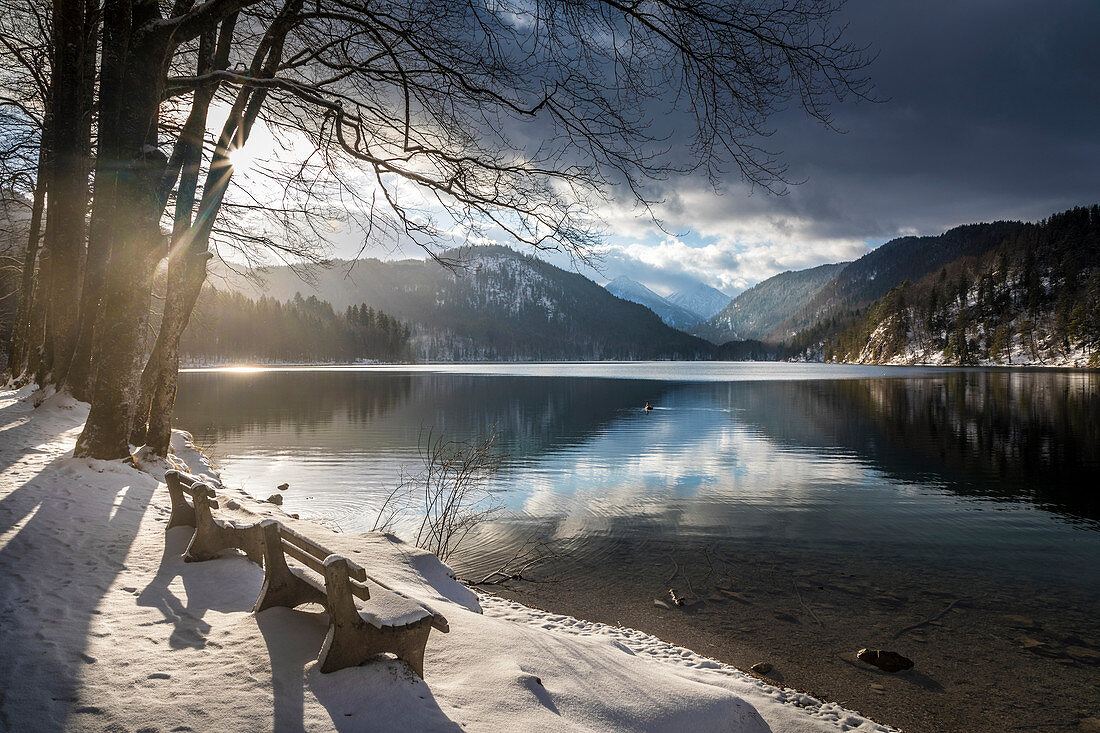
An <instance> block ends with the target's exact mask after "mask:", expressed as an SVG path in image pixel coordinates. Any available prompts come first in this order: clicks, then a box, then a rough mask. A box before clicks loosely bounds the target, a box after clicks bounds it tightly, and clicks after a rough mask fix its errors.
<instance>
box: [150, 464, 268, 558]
mask: <svg viewBox="0 0 1100 733" xmlns="http://www.w3.org/2000/svg"><path fill="white" fill-rule="evenodd" d="M164 482H165V483H166V484H167V485H168V495H169V496H170V497H171V499H172V516H171V517H170V518H169V519H168V526H167V527H166V528H165V529H166V530H167V529H172V528H173V527H194V528H195V534H194V535H193V536H192V537H191V542H190V544H188V545H187V552H186V553H184V556H183V559H184V560H185V561H187V562H196V561H202V560H212V559H213V558H215V557H217V556H218V553H220V552H221V551H222V550H226V549H229V548H235V549H238V550H242V551H243V552H244V554H245V556H246V557H248V559H249V560H251V561H252V562H254V563H256V564H257V565H260V564H262V563H263V558H264V540H263V530H262V528H261V527H260V525H259V524H258V523H254V524H250V525H247V526H244V527H240V526H237V524H236V523H235V522H232V521H229V520H225V519H215V518H214V512H213V510H214V509H217V508H218V502H217V500H216V499H215V496H214V489H213V488H211V487H210V485H209V484H207V483H206V482H204V481H203V480H202V479H201V478H199V477H198V476H192V475H190V474H186V473H183V472H182V471H174V470H173V471H167V472H165V474H164ZM188 497H190V498H191V501H190V502H188V500H187V499H188Z"/></svg>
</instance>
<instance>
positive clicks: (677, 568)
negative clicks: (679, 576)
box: [665, 557, 680, 585]
mask: <svg viewBox="0 0 1100 733" xmlns="http://www.w3.org/2000/svg"><path fill="white" fill-rule="evenodd" d="M669 559H670V560H672V575H670V576H668V577H667V578H665V585H668V584H669V583H671V582H672V579H673V578H675V577H676V573H678V572H680V563H678V562H676V558H674V557H672V558H669Z"/></svg>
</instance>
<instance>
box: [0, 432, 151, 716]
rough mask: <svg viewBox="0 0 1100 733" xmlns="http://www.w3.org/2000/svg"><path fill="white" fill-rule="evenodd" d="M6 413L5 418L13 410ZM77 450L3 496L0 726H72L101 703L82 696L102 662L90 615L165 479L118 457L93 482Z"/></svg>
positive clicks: (0, 514)
mask: <svg viewBox="0 0 1100 733" xmlns="http://www.w3.org/2000/svg"><path fill="white" fill-rule="evenodd" d="M3 413H4V418H2V419H0V422H3V421H4V419H7V418H8V416H9V415H10V414H11V413H10V412H9V410H4V411H3ZM26 429H29V428H26ZM24 430H25V428H24V426H22V425H21V426H18V427H17V428H14V429H13V431H16V432H23V431H24ZM34 434H35V433H34V432H30V433H27V434H25V435H22V436H16V435H14V434H13V432H12V431H5V433H4V437H5V440H7V439H8V438H15V437H21V438H29V439H33V436H34ZM38 437H44V436H43V435H41V434H40V435H39V436H38ZM9 445H10V444H9ZM20 450H21V451H22V452H23V453H26V452H28V450H33V449H27V448H22V449H20ZM70 455H71V454H66V455H64V456H61V457H58V458H56V459H55V460H53V461H52V462H50V463H49V464H47V465H45V466H42V467H41V468H38V469H35V470H34V472H33V475H32V476H30V478H29V480H28V481H27V482H26V483H25V484H23V485H22V486H20V487H19V488H17V489H15V490H14V491H12V492H11V493H9V494H8V495H7V496H5V497H4V498H3V500H2V501H0V538H3V539H0V650H2V653H0V657H2V658H3V663H2V664H0V729H6V730H22V729H31V728H33V729H34V730H41V731H54V730H64V729H68V728H71V727H78V725H77V723H76V722H75V721H74V720H71V716H72V715H74V714H79V713H87V714H89V715H97V714H99V713H101V712H102V710H101V709H100V708H99V707H98V706H97V705H96V704H95V702H96V701H94V700H84V699H81V698H80V687H81V685H80V681H81V679H82V677H83V675H84V667H85V666H86V665H91V664H95V663H96V659H95V658H93V657H92V656H90V655H89V654H88V653H87V651H88V640H89V636H90V633H91V626H92V621H93V617H94V616H96V615H99V614H100V613H101V611H100V610H99V608H98V607H99V606H100V602H101V601H102V600H103V599H104V597H105V595H106V593H107V591H108V590H109V589H110V588H111V586H112V584H113V582H114V581H115V579H116V578H117V576H118V575H119V573H120V572H122V571H123V570H124V569H125V566H124V561H125V559H126V556H127V554H128V553H129V551H130V547H131V545H132V544H133V542H134V539H135V538H136V536H137V533H138V529H139V527H140V525H141V520H142V516H143V515H144V512H145V509H146V508H147V506H148V504H149V500H150V498H151V497H152V495H153V492H154V491H155V489H156V486H157V482H156V480H155V479H153V478H152V477H151V476H149V475H147V474H143V473H140V472H138V471H136V470H134V469H131V468H127V467H125V466H123V465H122V464H121V463H117V462H110V463H106V464H98V463H97V464H93V465H94V466H96V467H95V468H93V469H92V470H98V471H103V472H106V473H109V474H112V480H110V481H107V482H105V484H106V485H105V486H104V485H95V482H94V481H93V482H91V483H89V481H88V479H89V475H88V473H87V471H88V470H89V464H86V463H84V462H79V461H72V459H71V457H70ZM5 463H6V464H7V465H9V466H10V465H14V460H10V461H5ZM99 466H101V467H99ZM100 635H103V634H102V633H101V634H100ZM84 720H85V722H87V719H84Z"/></svg>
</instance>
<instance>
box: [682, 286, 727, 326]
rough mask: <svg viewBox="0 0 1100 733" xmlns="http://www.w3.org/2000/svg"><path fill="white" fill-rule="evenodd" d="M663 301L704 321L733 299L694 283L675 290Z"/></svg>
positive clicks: (713, 289) (716, 290)
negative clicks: (683, 309) (684, 309)
mask: <svg viewBox="0 0 1100 733" xmlns="http://www.w3.org/2000/svg"><path fill="white" fill-rule="evenodd" d="M665 300H667V301H668V302H669V303H672V304H673V305H678V306H680V307H681V308H686V309H687V310H689V311H691V312H692V313H695V314H696V315H698V316H699V318H700V319H702V320H706V319H708V318H710V317H711V316H713V315H714V314H715V313H717V312H718V311H720V310H722V309H723V308H725V307H726V306H727V305H729V304H730V301H731V300H733V298H731V297H730V296H728V295H726V294H725V293H723V292H722V291H721V290H718V289H717V288H712V287H711V286H710V285H707V284H706V283H701V282H696V283H694V284H693V285H690V286H688V287H686V288H681V289H680V290H677V291H676V292H675V293H673V294H672V295H670V296H668V297H667V298H665Z"/></svg>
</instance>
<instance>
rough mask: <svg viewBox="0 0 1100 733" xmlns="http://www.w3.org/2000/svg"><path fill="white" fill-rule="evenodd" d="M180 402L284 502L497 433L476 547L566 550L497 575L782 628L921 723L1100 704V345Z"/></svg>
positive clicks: (777, 655) (796, 661) (471, 554)
mask: <svg viewBox="0 0 1100 733" xmlns="http://www.w3.org/2000/svg"><path fill="white" fill-rule="evenodd" d="M646 402H649V403H650V404H651V405H652V406H653V407H654V408H655V409H653V410H652V411H650V412H647V411H645V410H644V409H642V406H643V405H644V404H645V403H646ZM176 424H177V426H178V427H181V428H183V429H186V430H189V431H191V432H192V433H193V434H194V436H195V439H196V442H197V443H198V444H199V445H201V446H204V447H206V448H207V449H208V450H209V451H210V452H211V453H212V454H213V456H214V458H215V460H216V462H217V463H218V465H219V466H220V467H221V469H222V470H223V478H224V480H225V481H227V482H228V483H231V484H234V485H238V486H241V487H242V488H244V489H245V490H246V491H248V492H249V493H251V494H252V495H254V496H256V497H257V498H261V499H263V498H266V497H267V496H269V495H271V494H272V493H276V492H275V487H276V486H277V485H278V484H281V483H283V482H287V483H289V484H290V488H289V489H288V490H287V491H286V492H284V500H285V501H284V505H283V508H284V509H285V510H286V511H288V512H293V513H298V514H300V515H301V516H302V517H303V518H313V519H317V520H320V521H323V522H325V523H327V524H330V525H331V526H334V527H337V528H339V529H341V530H342V531H346V532H354V531H365V530H369V529H370V528H371V527H372V526H373V525H374V522H375V520H376V518H377V516H378V512H379V508H380V506H381V505H382V503H383V502H384V500H385V497H386V496H387V495H388V494H389V492H390V491H391V490H392V488H393V487H394V486H395V485H396V484H397V483H399V482H400V481H401V480H402V477H403V476H408V475H410V474H412V473H415V472H416V471H417V470H419V468H420V466H421V457H420V451H419V446H421V445H422V444H423V440H424V435H425V433H426V431H427V430H429V429H430V430H432V431H433V432H434V434H435V435H437V436H438V435H439V434H443V435H444V436H446V438H448V439H453V440H473V439H476V438H478V436H484V435H487V434H489V433H491V432H495V433H496V434H497V436H498V440H497V444H496V445H497V448H498V449H499V451H500V452H501V453H503V454H504V460H503V463H502V466H501V469H500V471H499V472H498V473H497V474H496V475H495V476H494V477H493V478H492V479H491V483H490V484H489V488H491V489H492V491H493V494H494V496H495V497H496V498H497V499H498V500H499V501H500V502H501V503H502V505H503V507H504V511H503V512H502V513H501V514H498V515H497V516H496V518H495V519H494V520H493V521H492V522H490V523H488V524H486V525H484V526H481V527H479V528H478V529H477V530H475V532H474V533H473V534H471V535H470V537H468V539H467V541H466V542H465V544H464V545H463V546H462V547H460V549H459V551H458V552H457V553H456V555H455V556H454V557H453V558H452V560H451V564H452V566H453V567H454V568H455V569H456V571H457V572H458V573H459V575H460V577H466V578H472V579H477V578H481V577H484V576H485V575H486V574H488V573H489V572H491V571H493V570H495V569H497V568H499V567H501V566H502V565H504V564H506V563H507V561H508V560H509V559H511V558H513V557H514V556H515V555H516V554H517V552H520V551H521V550H522V551H523V552H525V553H531V552H539V553H542V554H543V555H544V560H543V561H542V562H541V563H538V564H536V565H535V566H533V568H532V570H531V572H530V573H525V577H528V578H529V580H530V581H531V582H522V581H521V582H517V583H512V584H510V585H509V587H508V588H506V589H504V590H502V591H501V592H503V593H504V594H506V595H510V596H511V597H515V598H518V599H519V600H521V601H524V602H527V603H532V604H534V605H542V606H543V607H547V608H550V609H551V610H556V611H560V612H564V613H571V614H574V615H581V616H586V617H589V618H592V619H594V620H599V621H605V622H608V623H618V622H621V623H623V624H626V625H631V626H637V627H638V628H643V629H645V630H648V631H651V632H654V633H659V634H660V635H661V636H663V637H664V638H668V639H670V640H673V641H677V642H678V643H682V644H685V645H687V646H691V647H692V648H695V649H697V650H698V651H701V652H703V653H710V654H714V655H715V656H719V657H721V658H723V659H728V660H730V661H733V662H734V663H737V664H739V665H741V666H743V667H747V666H748V665H750V664H752V663H753V662H755V661H760V659H757V657H758V656H759V657H761V658H763V657H764V656H765V655H766V656H767V659H769V660H770V663H772V664H774V666H775V667H776V671H775V672H774V673H773V674H772V679H773V680H775V681H777V682H781V683H783V684H787V685H795V686H798V687H804V688H807V689H810V690H811V691H812V692H815V693H816V694H820V695H822V696H824V697H827V698H829V699H836V700H845V701H847V704H848V705H849V706H851V707H855V708H856V709H859V710H861V711H862V712H865V713H868V714H871V715H875V716H876V717H880V718H881V719H882V720H883V722H889V723H892V724H900V725H903V726H904V727H905V728H906V729H907V730H936V729H939V730H944V729H960V730H962V729H968V730H997V729H998V726H1000V729H1002V730H1003V729H1004V727H1005V726H1004V721H1005V719H1006V718H1005V716H1008V715H1010V714H1011V711H1012V710H1014V709H1015V708H1013V706H1014V705H1021V704H1029V705H1031V707H1029V708H1028V710H1029V713H1028V715H1029V716H1030V717H1029V720H1030V719H1032V718H1033V719H1034V720H1035V724H1036V725H1047V726H1049V725H1053V726H1061V725H1065V726H1069V727H1070V729H1072V727H1073V726H1076V725H1077V724H1078V722H1079V721H1080V720H1087V718H1088V717H1089V716H1090V715H1100V687H1098V686H1097V684H1096V679H1097V673H1098V671H1100V668H1098V667H1097V666H1096V665H1097V664H1098V663H1100V623H1098V621H1097V618H1098V616H1100V374H1098V373H1096V372H1075V371H1054V370H1027V371H1020V370H994V369H935V368H911V367H855V366H836V365H820V364H786V363H720V362H709V363H706V362H704V363H676V362H655V363H629V364H622V363H581V364H506V365H485V364H470V365H435V366H413V367H392V366H389V367H318V368H312V367H301V368H294V367H288V368H271V369H209V370H188V371H186V372H185V373H183V374H182V375H181V379H180V388H179V397H178V403H177V407H176ZM669 590H673V591H674V592H675V593H676V594H677V597H679V598H681V599H682V600H684V601H685V605H684V606H682V607H680V606H676V605H674V604H672V603H671V601H670V599H671V596H670V595H669V594H668V591H669ZM913 624H917V627H916V628H914V629H911V630H906V629H905V627H907V626H911V625H913ZM870 645H882V646H884V648H896V649H897V650H898V651H901V652H903V653H907V654H908V655H909V656H913V657H914V658H915V659H916V661H917V668H916V670H914V671H913V672H910V673H904V675H897V676H888V675H884V673H879V672H878V671H877V670H875V671H874V672H873V673H871V676H870V677H868V673H866V672H865V670H863V669H861V668H860V666H859V665H858V664H856V663H853V662H852V661H851V660H852V659H854V657H853V654H854V651H855V650H856V649H858V648H859V647H861V646H870ZM887 645H888V646H887ZM972 667H973V668H974V669H980V670H981V672H980V673H978V674H975V673H974V671H973V670H972V669H971V668H972ZM1021 670H1027V674H1024V675H1022V674H1021ZM901 680H905V681H904V682H902V681H901ZM879 687H881V688H883V689H881V690H880V689H878V688H879ZM974 696H979V697H980V698H981V699H982V703H981V705H977V706H976V705H974V704H972V703H973V701H974ZM1029 701H1030V702H1029ZM964 706H965V709H964ZM1040 708H1041V709H1040Z"/></svg>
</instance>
